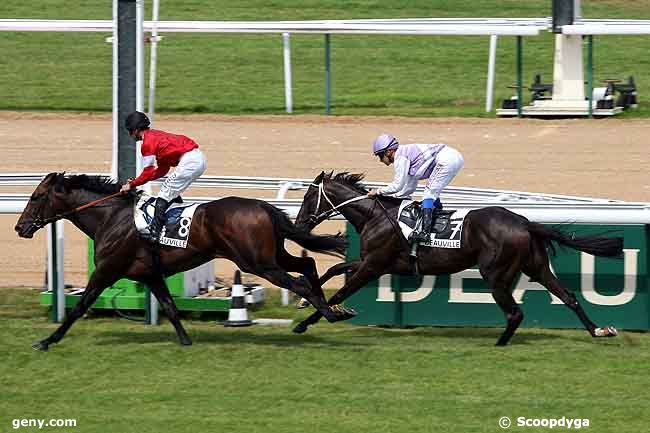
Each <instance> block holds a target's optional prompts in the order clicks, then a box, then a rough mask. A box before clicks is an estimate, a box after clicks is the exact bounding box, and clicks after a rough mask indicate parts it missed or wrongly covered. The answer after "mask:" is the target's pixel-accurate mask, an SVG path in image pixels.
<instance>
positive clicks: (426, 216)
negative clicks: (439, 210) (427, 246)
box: [413, 208, 434, 242]
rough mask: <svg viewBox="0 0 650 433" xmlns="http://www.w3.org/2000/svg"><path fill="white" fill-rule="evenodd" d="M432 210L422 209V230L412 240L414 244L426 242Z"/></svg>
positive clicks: (429, 232)
mask: <svg viewBox="0 0 650 433" xmlns="http://www.w3.org/2000/svg"><path fill="white" fill-rule="evenodd" d="M433 211H434V209H433V208H424V209H422V228H421V229H420V231H419V232H417V233H416V234H415V236H414V237H413V240H414V241H416V242H428V241H429V236H430V235H431V223H432V222H433Z"/></svg>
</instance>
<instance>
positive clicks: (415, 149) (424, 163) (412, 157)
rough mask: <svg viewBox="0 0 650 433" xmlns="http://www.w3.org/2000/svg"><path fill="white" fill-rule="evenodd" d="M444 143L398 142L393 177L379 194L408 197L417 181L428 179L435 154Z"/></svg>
mask: <svg viewBox="0 0 650 433" xmlns="http://www.w3.org/2000/svg"><path fill="white" fill-rule="evenodd" d="M445 146H446V144H440V143H438V144H400V145H399V147H398V148H397V151H396V152H395V162H394V165H395V178H394V179H393V182H392V183H391V184H389V185H387V186H385V187H382V188H379V194H382V195H392V196H395V197H408V196H410V195H411V194H413V192H415V190H416V188H417V186H418V181H419V180H421V179H428V178H429V176H431V173H432V172H433V168H434V167H435V166H436V156H437V155H438V153H439V152H440V151H441V150H442V149H443V148H444V147H445Z"/></svg>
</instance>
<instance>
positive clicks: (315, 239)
mask: <svg viewBox="0 0 650 433" xmlns="http://www.w3.org/2000/svg"><path fill="white" fill-rule="evenodd" d="M262 207H263V208H264V209H265V210H266V211H267V212H268V214H269V216H270V217H271V220H272V221H273V227H274V228H275V231H276V233H277V235H278V237H282V238H286V239H291V240H292V241H294V242H296V243H297V244H298V245H300V246H301V247H303V248H306V249H308V250H309V251H313V252H315V253H323V254H327V255H331V256H338V257H343V256H345V251H346V249H347V247H348V241H347V240H346V239H345V237H343V236H342V235H341V233H337V234H336V235H314V234H311V233H308V232H307V231H306V230H301V229H300V228H298V227H296V225H295V224H294V223H293V222H292V221H291V220H290V219H289V217H288V216H287V215H286V214H285V213H284V212H283V211H282V210H280V209H278V208H277V207H275V206H273V205H271V204H269V203H263V204H262Z"/></svg>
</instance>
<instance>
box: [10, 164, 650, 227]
mask: <svg viewBox="0 0 650 433" xmlns="http://www.w3.org/2000/svg"><path fill="white" fill-rule="evenodd" d="M43 176H44V175H43V174H35V173H27V174H25V173H17V174H1V175H0V187H2V186H35V185H37V184H38V183H39V182H40V180H41V179H42V178H43ZM311 182H312V181H311V180H305V179H292V178H267V177H259V178H254V177H243V176H205V177H203V178H201V179H199V180H198V181H197V182H195V184H194V185H195V186H197V187H209V188H226V189H233V188H240V189H250V190H277V191H278V194H277V195H276V198H274V199H266V201H268V202H269V203H271V204H273V205H274V206H276V207H279V208H280V209H283V210H285V211H286V212H287V213H288V214H289V216H290V217H292V218H295V217H296V216H297V214H298V211H299V209H300V206H301V204H302V199H287V198H284V192H286V191H287V190H290V189H291V190H294V189H295V190H300V189H302V190H304V189H307V188H308V187H309V186H310V185H311ZM156 183H158V184H159V183H161V180H158V181H156ZM365 185H366V186H368V187H372V188H376V187H379V186H382V185H386V183H383V182H365ZM418 191H419V192H420V193H421V192H422V187H420V188H419V189H418ZM216 198H217V197H186V200H187V201H191V202H197V203H207V202H209V201H212V200H215V199H216ZM442 199H443V202H444V203H445V205H446V206H447V207H448V208H451V209H458V210H461V209H465V210H471V209H478V208H482V207H487V206H503V207H506V208H508V209H510V210H511V211H513V212H515V213H518V214H521V215H523V216H525V217H527V218H529V219H531V220H534V221H538V222H542V223H586V224H591V223H593V224H650V203H643V202H639V203H630V202H623V201H613V200H603V199H590V198H584V197H572V196H564V195H551V194H533V193H526V192H518V191H502V190H491V189H475V188H459V187H456V188H446V189H445V190H444V191H443V194H442ZM28 200H29V194H15V193H7V194H0V213H10V214H15V213H20V212H22V210H23V209H24V207H25V205H26V204H27V201H28ZM337 219H340V217H337Z"/></svg>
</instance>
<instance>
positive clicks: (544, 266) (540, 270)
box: [523, 250, 618, 337]
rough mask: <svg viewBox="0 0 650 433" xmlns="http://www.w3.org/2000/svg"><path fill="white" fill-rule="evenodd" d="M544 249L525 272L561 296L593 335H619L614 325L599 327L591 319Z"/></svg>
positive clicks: (528, 265)
mask: <svg viewBox="0 0 650 433" xmlns="http://www.w3.org/2000/svg"><path fill="white" fill-rule="evenodd" d="M543 251H544V252H543V253H540V252H539V251H538V253H537V254H536V255H535V256H534V257H533V260H532V261H531V262H529V263H528V264H527V265H526V266H525V267H524V269H523V271H524V273H525V274H526V275H528V276H529V277H531V278H532V279H533V280H535V281H538V282H539V283H540V284H542V285H543V286H544V287H546V289H547V290H548V291H549V292H551V293H552V294H554V295H555V296H557V297H558V298H560V300H561V301H562V302H564V304H565V305H566V306H567V307H569V308H570V309H571V310H572V311H573V312H574V313H575V314H576V315H577V316H578V318H579V319H580V321H581V322H582V324H583V325H584V327H585V328H586V329H587V331H588V332H589V334H591V336H592V337H616V336H617V335H618V331H617V330H616V328H614V327H613V326H607V327H605V328H599V327H597V326H596V324H595V323H594V322H592V321H591V319H589V317H588V316H587V313H585V310H583V309H582V306H581V305H580V303H579V302H578V300H577V299H576V297H575V295H574V294H573V293H571V292H570V291H569V290H567V289H566V288H565V287H564V286H562V284H561V283H560V281H559V280H558V279H557V277H556V276H555V275H554V274H553V272H552V271H551V268H550V266H549V264H548V256H547V254H546V250H543ZM542 254H543V255H542Z"/></svg>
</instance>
